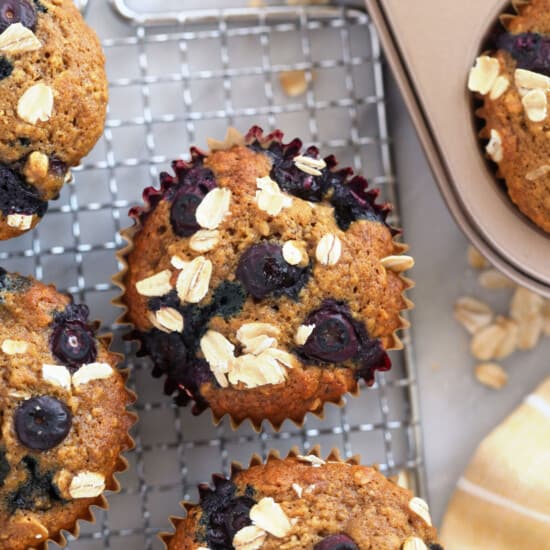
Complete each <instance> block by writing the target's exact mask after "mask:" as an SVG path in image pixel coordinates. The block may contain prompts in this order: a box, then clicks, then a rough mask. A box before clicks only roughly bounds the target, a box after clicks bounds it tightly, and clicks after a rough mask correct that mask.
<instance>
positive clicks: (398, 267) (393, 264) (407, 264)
mask: <svg viewBox="0 0 550 550" xmlns="http://www.w3.org/2000/svg"><path fill="white" fill-rule="evenodd" d="M380 263H381V264H382V265H383V266H384V267H385V268H386V269H389V270H390V271H395V273H401V272H402V271H406V270H407V269H412V268H413V267H414V258H412V257H411V256H405V255H399V256H386V257H385V258H382V259H381V260H380Z"/></svg>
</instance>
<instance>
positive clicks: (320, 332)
mask: <svg viewBox="0 0 550 550" xmlns="http://www.w3.org/2000/svg"><path fill="white" fill-rule="evenodd" d="M305 324H306V325H313V326H314V328H313V332H312V333H311V334H310V335H309V338H308V339H307V340H306V343H305V344H304V345H303V347H302V351H303V353H304V354H305V355H307V356H308V357H311V358H313V359H319V360H321V361H327V362H334V363H341V362H343V361H347V360H348V359H351V358H352V357H355V356H356V355H357V352H358V350H359V340H358V338H357V333H356V331H355V327H354V326H353V321H352V319H351V318H350V317H349V316H348V315H346V314H345V312H344V311H343V310H342V309H341V308H339V307H337V306H335V304H332V303H325V305H324V306H321V308H320V309H318V310H317V311H315V312H314V313H312V314H311V315H310V316H309V317H308V318H307V320H306V322H305Z"/></svg>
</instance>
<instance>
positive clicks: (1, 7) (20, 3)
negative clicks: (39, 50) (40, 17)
mask: <svg viewBox="0 0 550 550" xmlns="http://www.w3.org/2000/svg"><path fill="white" fill-rule="evenodd" d="M15 23H21V24H22V25H23V26H25V27H27V28H29V29H32V30H34V29H35V27H36V11H35V10H34V7H33V6H32V5H31V4H30V3H29V2H27V0H0V32H4V31H5V30H6V29H7V28H8V27H9V26H10V25H13V24H15Z"/></svg>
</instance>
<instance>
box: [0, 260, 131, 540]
mask: <svg viewBox="0 0 550 550" xmlns="http://www.w3.org/2000/svg"><path fill="white" fill-rule="evenodd" d="M94 328H95V327H94V326H93V325H92V324H90V323H89V321H88V309H87V307H86V306H84V305H76V304H73V303H72V302H71V301H70V299H69V298H68V297H67V296H64V295H62V294H60V293H58V292H57V291H56V290H55V288H54V287H53V286H45V285H43V284H41V283H39V282H37V281H34V280H32V279H30V278H25V277H22V276H20V275H16V274H8V273H6V272H5V271H4V270H1V271H0V363H1V364H0V372H1V373H2V384H1V385H0V549H2V550H8V549H9V550H25V549H26V548H29V547H32V548H34V547H37V548H45V546H46V541H47V540H48V539H52V540H55V541H56V542H59V543H63V540H64V539H63V537H62V535H61V533H60V531H61V530H62V529H65V530H69V531H72V532H74V530H75V528H76V521H77V520H78V519H91V518H92V516H91V513H90V511H89V507H90V506H91V505H99V506H104V505H105V500H104V498H103V497H102V493H103V491H104V490H105V489H109V490H115V489H117V482H116V480H115V479H114V477H113V474H114V473H115V472H116V471H120V470H122V469H124V467H125V465H126V464H125V461H124V460H123V459H122V458H121V456H120V454H121V452H123V451H125V450H127V449H129V448H130V447H131V444H132V442H131V439H130V437H129V436H128V429H129V428H130V426H131V424H132V423H133V416H132V415H131V414H130V413H128V412H127V411H126V407H127V406H128V405H129V403H130V402H131V401H132V396H131V395H130V394H129V392H128V391H127V390H126V388H125V377H124V376H123V375H122V374H121V373H119V372H118V371H117V370H116V364H117V363H118V361H119V359H120V357H119V356H117V355H115V354H113V353H111V352H109V350H108V346H107V344H108V342H106V341H104V339H103V340H102V339H98V338H97V337H96V335H95V330H94Z"/></svg>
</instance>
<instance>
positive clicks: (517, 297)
mask: <svg viewBox="0 0 550 550" xmlns="http://www.w3.org/2000/svg"><path fill="white" fill-rule="evenodd" d="M543 305H544V299H543V298H542V297H541V296H539V295H538V294H535V293H534V292H531V291H530V290H527V289H526V288H523V287H519V286H518V287H517V289H516V291H515V292H514V295H513V296H512V300H511V301H510V317H511V318H512V319H514V320H516V321H523V320H525V319H529V318H530V317H533V316H535V315H541V314H542V313H541V312H542V306H543Z"/></svg>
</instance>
